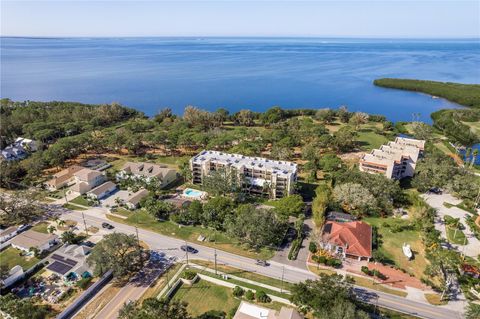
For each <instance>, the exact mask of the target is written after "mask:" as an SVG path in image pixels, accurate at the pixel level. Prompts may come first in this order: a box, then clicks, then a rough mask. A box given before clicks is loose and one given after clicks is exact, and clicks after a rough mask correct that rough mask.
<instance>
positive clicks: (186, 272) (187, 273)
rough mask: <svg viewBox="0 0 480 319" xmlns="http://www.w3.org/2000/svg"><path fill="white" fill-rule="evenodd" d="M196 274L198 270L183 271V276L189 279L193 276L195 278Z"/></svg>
mask: <svg viewBox="0 0 480 319" xmlns="http://www.w3.org/2000/svg"><path fill="white" fill-rule="evenodd" d="M196 275H197V273H196V272H194V271H191V270H187V271H185V272H184V273H183V275H182V278H183V279H187V280H192V279H193V278H195V276H196Z"/></svg>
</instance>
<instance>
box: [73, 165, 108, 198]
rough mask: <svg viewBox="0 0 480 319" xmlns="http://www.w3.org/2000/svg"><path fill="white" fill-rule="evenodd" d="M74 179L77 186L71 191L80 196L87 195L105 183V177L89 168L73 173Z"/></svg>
mask: <svg viewBox="0 0 480 319" xmlns="http://www.w3.org/2000/svg"><path fill="white" fill-rule="evenodd" d="M73 177H74V180H75V184H74V185H73V186H72V187H71V188H70V190H71V191H73V192H77V193H80V194H85V193H86V192H88V191H90V190H92V189H94V188H95V187H97V186H99V185H100V184H102V183H103V182H105V175H103V174H102V173H101V172H99V171H95V170H93V169H89V168H83V169H81V170H79V171H77V172H75V173H73Z"/></svg>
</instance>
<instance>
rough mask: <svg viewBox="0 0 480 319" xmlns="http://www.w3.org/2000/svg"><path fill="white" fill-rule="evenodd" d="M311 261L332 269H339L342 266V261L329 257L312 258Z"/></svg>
mask: <svg viewBox="0 0 480 319" xmlns="http://www.w3.org/2000/svg"><path fill="white" fill-rule="evenodd" d="M312 259H313V261H315V262H317V263H319V264H323V265H326V266H330V267H333V268H339V267H340V266H341V265H342V261H341V260H340V259H337V258H331V257H325V256H317V255H315V256H313V257H312Z"/></svg>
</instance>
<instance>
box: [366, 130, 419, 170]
mask: <svg viewBox="0 0 480 319" xmlns="http://www.w3.org/2000/svg"><path fill="white" fill-rule="evenodd" d="M424 148H425V141H424V140H416V139H412V138H405V137H397V138H396V139H395V141H394V142H388V144H386V145H382V146H381V147H380V148H379V149H374V150H372V151H371V152H370V153H369V154H365V155H364V156H363V157H362V158H361V159H360V166H359V168H360V170H361V171H362V172H367V173H377V174H383V175H385V176H386V177H388V178H393V179H401V178H404V177H412V176H413V174H414V173H415V166H416V165H417V160H418V158H419V157H420V156H421V155H422V154H423V151H424Z"/></svg>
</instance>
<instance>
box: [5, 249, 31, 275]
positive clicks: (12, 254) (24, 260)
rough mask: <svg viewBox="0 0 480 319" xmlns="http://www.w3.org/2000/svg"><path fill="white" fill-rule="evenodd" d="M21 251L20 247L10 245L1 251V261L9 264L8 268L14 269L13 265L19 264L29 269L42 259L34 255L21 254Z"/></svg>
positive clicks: (24, 268)
mask: <svg viewBox="0 0 480 319" xmlns="http://www.w3.org/2000/svg"><path fill="white" fill-rule="evenodd" d="M21 252H22V251H21V250H19V249H16V248H13V247H8V248H7V249H5V250H4V251H2V252H1V253H0V263H1V264H2V265H7V267H8V269H12V267H14V266H16V265H19V266H21V267H22V268H23V270H27V269H29V268H30V267H32V266H33V265H35V264H36V263H38V262H39V261H40V259H38V258H35V257H33V256H32V257H25V256H20V253H21Z"/></svg>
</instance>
